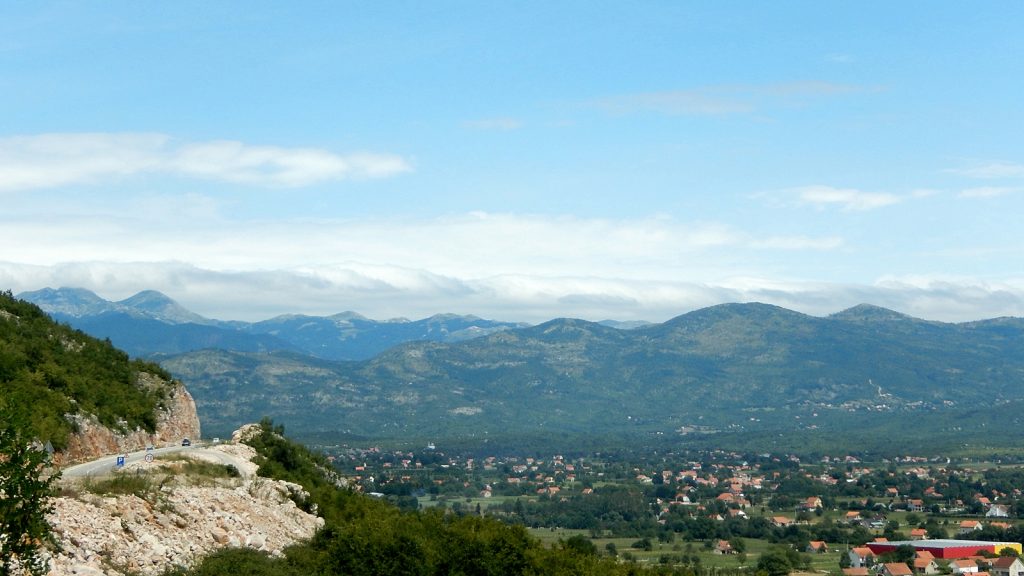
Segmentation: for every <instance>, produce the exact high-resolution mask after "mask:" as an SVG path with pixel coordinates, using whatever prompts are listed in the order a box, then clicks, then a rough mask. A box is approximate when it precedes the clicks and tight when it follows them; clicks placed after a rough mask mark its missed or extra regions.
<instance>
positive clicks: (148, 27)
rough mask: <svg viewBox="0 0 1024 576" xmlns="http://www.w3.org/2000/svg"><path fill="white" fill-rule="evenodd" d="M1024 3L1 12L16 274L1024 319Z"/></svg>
mask: <svg viewBox="0 0 1024 576" xmlns="http://www.w3.org/2000/svg"><path fill="white" fill-rule="evenodd" d="M1022 22H1024V4H1022V3H1020V2H1016V1H1013V2H1011V1H1007V2H985V3H972V4H971V5H966V4H963V3H959V2H858V3H839V2H834V3H830V2H773V3H767V2H642V3H610V2H592V1H591V2H558V3H553V2H517V3H500V4H499V3H482V2H393V3H363V2H358V3H357V2H301V1H297V2H288V3H266V2H246V3H229V2H216V3H215V2H175V3H162V4H147V3H136V2H64V3H53V2H51V3H47V2H12V3H5V4H3V5H0V202H2V203H3V206H4V208H3V210H2V211H0V287H4V288H10V289H12V290H14V291H15V292H20V291H23V290H33V289H38V288H42V287H45V286H52V287H57V286H82V287H86V288H89V289H92V290H94V291H96V292H97V293H99V294H100V295H102V296H104V297H107V298H111V299H118V298H124V297H127V296H129V295H131V294H133V293H135V292H137V291H139V290H143V289H157V290H161V291H163V292H165V293H166V294H168V295H169V296H171V297H173V298H175V299H176V300H178V301H179V302H181V303H182V304H184V305H186V306H187V307H189V308H191V309H193V310H195V311H197V312H199V313H202V314H205V315H207V316H212V317H216V318H222V319H247V320H254V319H262V318H266V317H269V316H272V315H275V314H279V313H285V312H298V313H309V314H330V313H335V312H340V311H343V310H355V311H358V312H360V313H363V314H365V315H367V316H370V317H375V318H389V317H396V316H405V317H413V318H415V317H423V316H427V315H430V314H433V313H438V312H455V313H465V314H477V315H481V316H486V317H493V318H499V319H505V320H523V321H542V320H545V319H548V318H553V317H559V316H573V317H580V318H586V319H591V320H600V319H604V318H616V319H621V320H632V319H646V320H651V321H661V320H665V319H668V318H670V317H672V316H675V315H677V314H681V313H684V312H686V311H689V310H692V309H695V308H699V307H703V306H708V305H712V304H717V303H721V302H732V301H762V302H770V303H774V304H779V305H782V306H786V307H788V308H792V309H796V310H800V311H802V312H807V313H810V314H817V315H824V314H828V313H832V312H836V311H839V310H841V309H843V308H846V307H848V306H852V305H855V304H857V303H860V302H871V303H874V304H878V305H882V306H887V307H891V308H894V309H896V310H899V311H902V312H905V313H909V314H912V315H915V316H920V317H924V318H929V319H938V320H946V321H962V320H969V319H978V318H985V317H994V316H1002V315H1014V316H1024V271H1022V265H1024V258H1022V256H1024V254H1022V252H1024V237H1022V236H1024V233H1022V232H1021V226H1020V225H1019V222H1020V221H1021V216H1020V215H1021V214H1024V200H1022V199H1024V144H1022V138H1021V134H1022V133H1024V105H1022V102H1024V98H1022V97H1021V95H1022V94H1024V36H1022V35H1021V34H1020V33H1019V31H1020V25H1021V23H1022Z"/></svg>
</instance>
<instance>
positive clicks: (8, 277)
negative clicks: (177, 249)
mask: <svg viewBox="0 0 1024 576" xmlns="http://www.w3.org/2000/svg"><path fill="white" fill-rule="evenodd" d="M0 285H4V286H9V287H11V289H12V290H13V291H14V292H21V291H26V290H33V289H38V288H40V287H46V286H50V287H60V286H69V287H72V286H73V287H83V288H87V289H89V290H92V291H94V292H96V293H98V294H100V295H101V296H103V297H105V298H108V299H123V298H126V297H128V296H130V295H132V294H134V293H136V292H138V291H140V290H143V289H147V288H155V289H158V290H160V291H161V292H164V293H166V294H168V295H169V296H171V297H172V298H174V299H175V300H177V301H179V302H181V303H182V304H183V305H184V306H186V307H187V308H189V309H191V310H194V311H196V312H198V313H200V314H202V315H204V316H207V317H213V318H217V319H222V320H248V321H256V320H263V319H266V318H270V317H272V316H276V315H279V314H286V313H305V314H311V315H329V314H334V313H338V312H342V311H345V310H354V311H357V312H359V313H361V314H363V315H365V316H368V317H371V318H375V319H388V318H395V317H407V318H423V317H427V316H430V315H432V314H435V313H440V312H454V313H460V314H475V315H478V316H482V317H487V318H492V319H499V320H515V321H526V322H535V323H536V322H543V321H545V320H549V319H552V318H556V317H575V318H583V319H588V320H594V321H597V320H603V319H617V320H649V321H663V320H667V319H669V318H671V317H673V316H676V315H678V314H682V313H684V312H688V311H690V310H694V309H697V308H702V307H705V306H710V305H714V304H719V303H722V302H765V303H770V304H776V305H779V306H783V307H786V308H790V309H794V310H797V311H801V312H805V313H808V314H812V315H818V316H824V315H828V314H831V313H834V312H838V311H840V310H842V309H844V308H848V307H850V306H853V305H856V304H859V303H864V302H867V303H872V304H876V305H879V306H883V307H886V308H890V309H894V310H897V311H900V312H904V313H906V314H910V315H912V316H916V317H919V318H924V319H929V320H940V321H951V322H961V321H970V320H977V319H983V318H992V317H999V316H1024V278H1020V279H1017V280H1014V281H1010V282H1002V283H998V284H986V283H979V282H976V281H973V280H970V279H956V278H949V279H940V278H896V277H892V278H882V279H879V281H878V282H876V283H874V284H872V285H859V284H843V283H825V282H818V281H799V280H794V281H788V282H785V281H778V280H770V279H766V278H754V277H733V278H725V279H723V280H722V281H721V282H719V283H700V282H687V281H672V280H646V279H630V278H599V277H588V276H541V275H530V274H501V275H495V276H489V277H480V278H465V277H458V276H450V275H443V274H438V273H435V272H431V271H429V270H425V269H417V268H403V267H398V266H388V265H376V264H362V263H356V262H348V263H339V264H336V265H332V266H319V267H308V268H296V269H288V270H283V269H276V270H235V271H232V270H212V269H206V268H200V267H197V266H193V265H190V264H184V263H180V262H125V263H109V262H76V263H71V264H55V265H47V266H36V265H28V264H13V263H9V262H0Z"/></svg>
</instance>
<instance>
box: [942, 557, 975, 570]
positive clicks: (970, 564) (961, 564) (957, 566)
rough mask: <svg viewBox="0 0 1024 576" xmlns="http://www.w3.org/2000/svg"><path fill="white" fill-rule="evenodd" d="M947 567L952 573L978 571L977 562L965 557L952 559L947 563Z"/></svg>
mask: <svg viewBox="0 0 1024 576" xmlns="http://www.w3.org/2000/svg"><path fill="white" fill-rule="evenodd" d="M949 568H950V570H952V571H953V574H977V573H978V572H979V570H978V563H977V562H975V561H974V560H970V559H967V558H964V559H961V560H953V561H952V562H950V563H949Z"/></svg>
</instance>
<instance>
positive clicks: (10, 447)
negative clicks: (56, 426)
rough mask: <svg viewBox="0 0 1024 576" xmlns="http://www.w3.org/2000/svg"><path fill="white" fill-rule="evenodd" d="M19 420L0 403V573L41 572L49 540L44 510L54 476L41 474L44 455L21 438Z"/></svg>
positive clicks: (21, 420) (44, 569) (49, 506)
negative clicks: (45, 476)
mask: <svg viewBox="0 0 1024 576" xmlns="http://www.w3.org/2000/svg"><path fill="white" fill-rule="evenodd" d="M24 424H25V419H24V418H22V417H20V416H18V415H16V414H14V413H13V412H12V411H11V410H9V409H8V408H7V407H5V406H3V405H0V576H8V575H10V574H18V573H24V572H27V573H29V574H33V575H36V574H45V573H46V572H47V571H48V566H47V562H46V559H45V557H44V556H43V555H42V546H43V544H44V543H46V542H52V535H51V534H50V525H49V524H48V523H47V521H46V514H47V512H49V511H50V510H51V509H52V508H53V505H52V503H51V502H50V496H52V494H53V483H54V481H56V479H57V475H53V476H50V477H48V478H44V477H43V468H44V466H45V464H46V459H47V454H46V452H44V451H43V450H38V449H35V448H33V447H32V446H31V445H30V443H29V442H28V440H27V439H26V438H25V433H24V430H25V427H24V426H23V425H24Z"/></svg>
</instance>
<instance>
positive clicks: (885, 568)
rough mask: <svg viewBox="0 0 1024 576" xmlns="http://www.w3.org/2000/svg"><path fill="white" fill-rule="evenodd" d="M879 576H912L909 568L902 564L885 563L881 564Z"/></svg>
mask: <svg viewBox="0 0 1024 576" xmlns="http://www.w3.org/2000/svg"><path fill="white" fill-rule="evenodd" d="M878 574H879V576H913V574H914V573H913V572H911V571H910V567H909V566H907V565H906V564H905V563H903V562H886V563H885V564H882V569H881V570H880V571H879V572H878Z"/></svg>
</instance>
